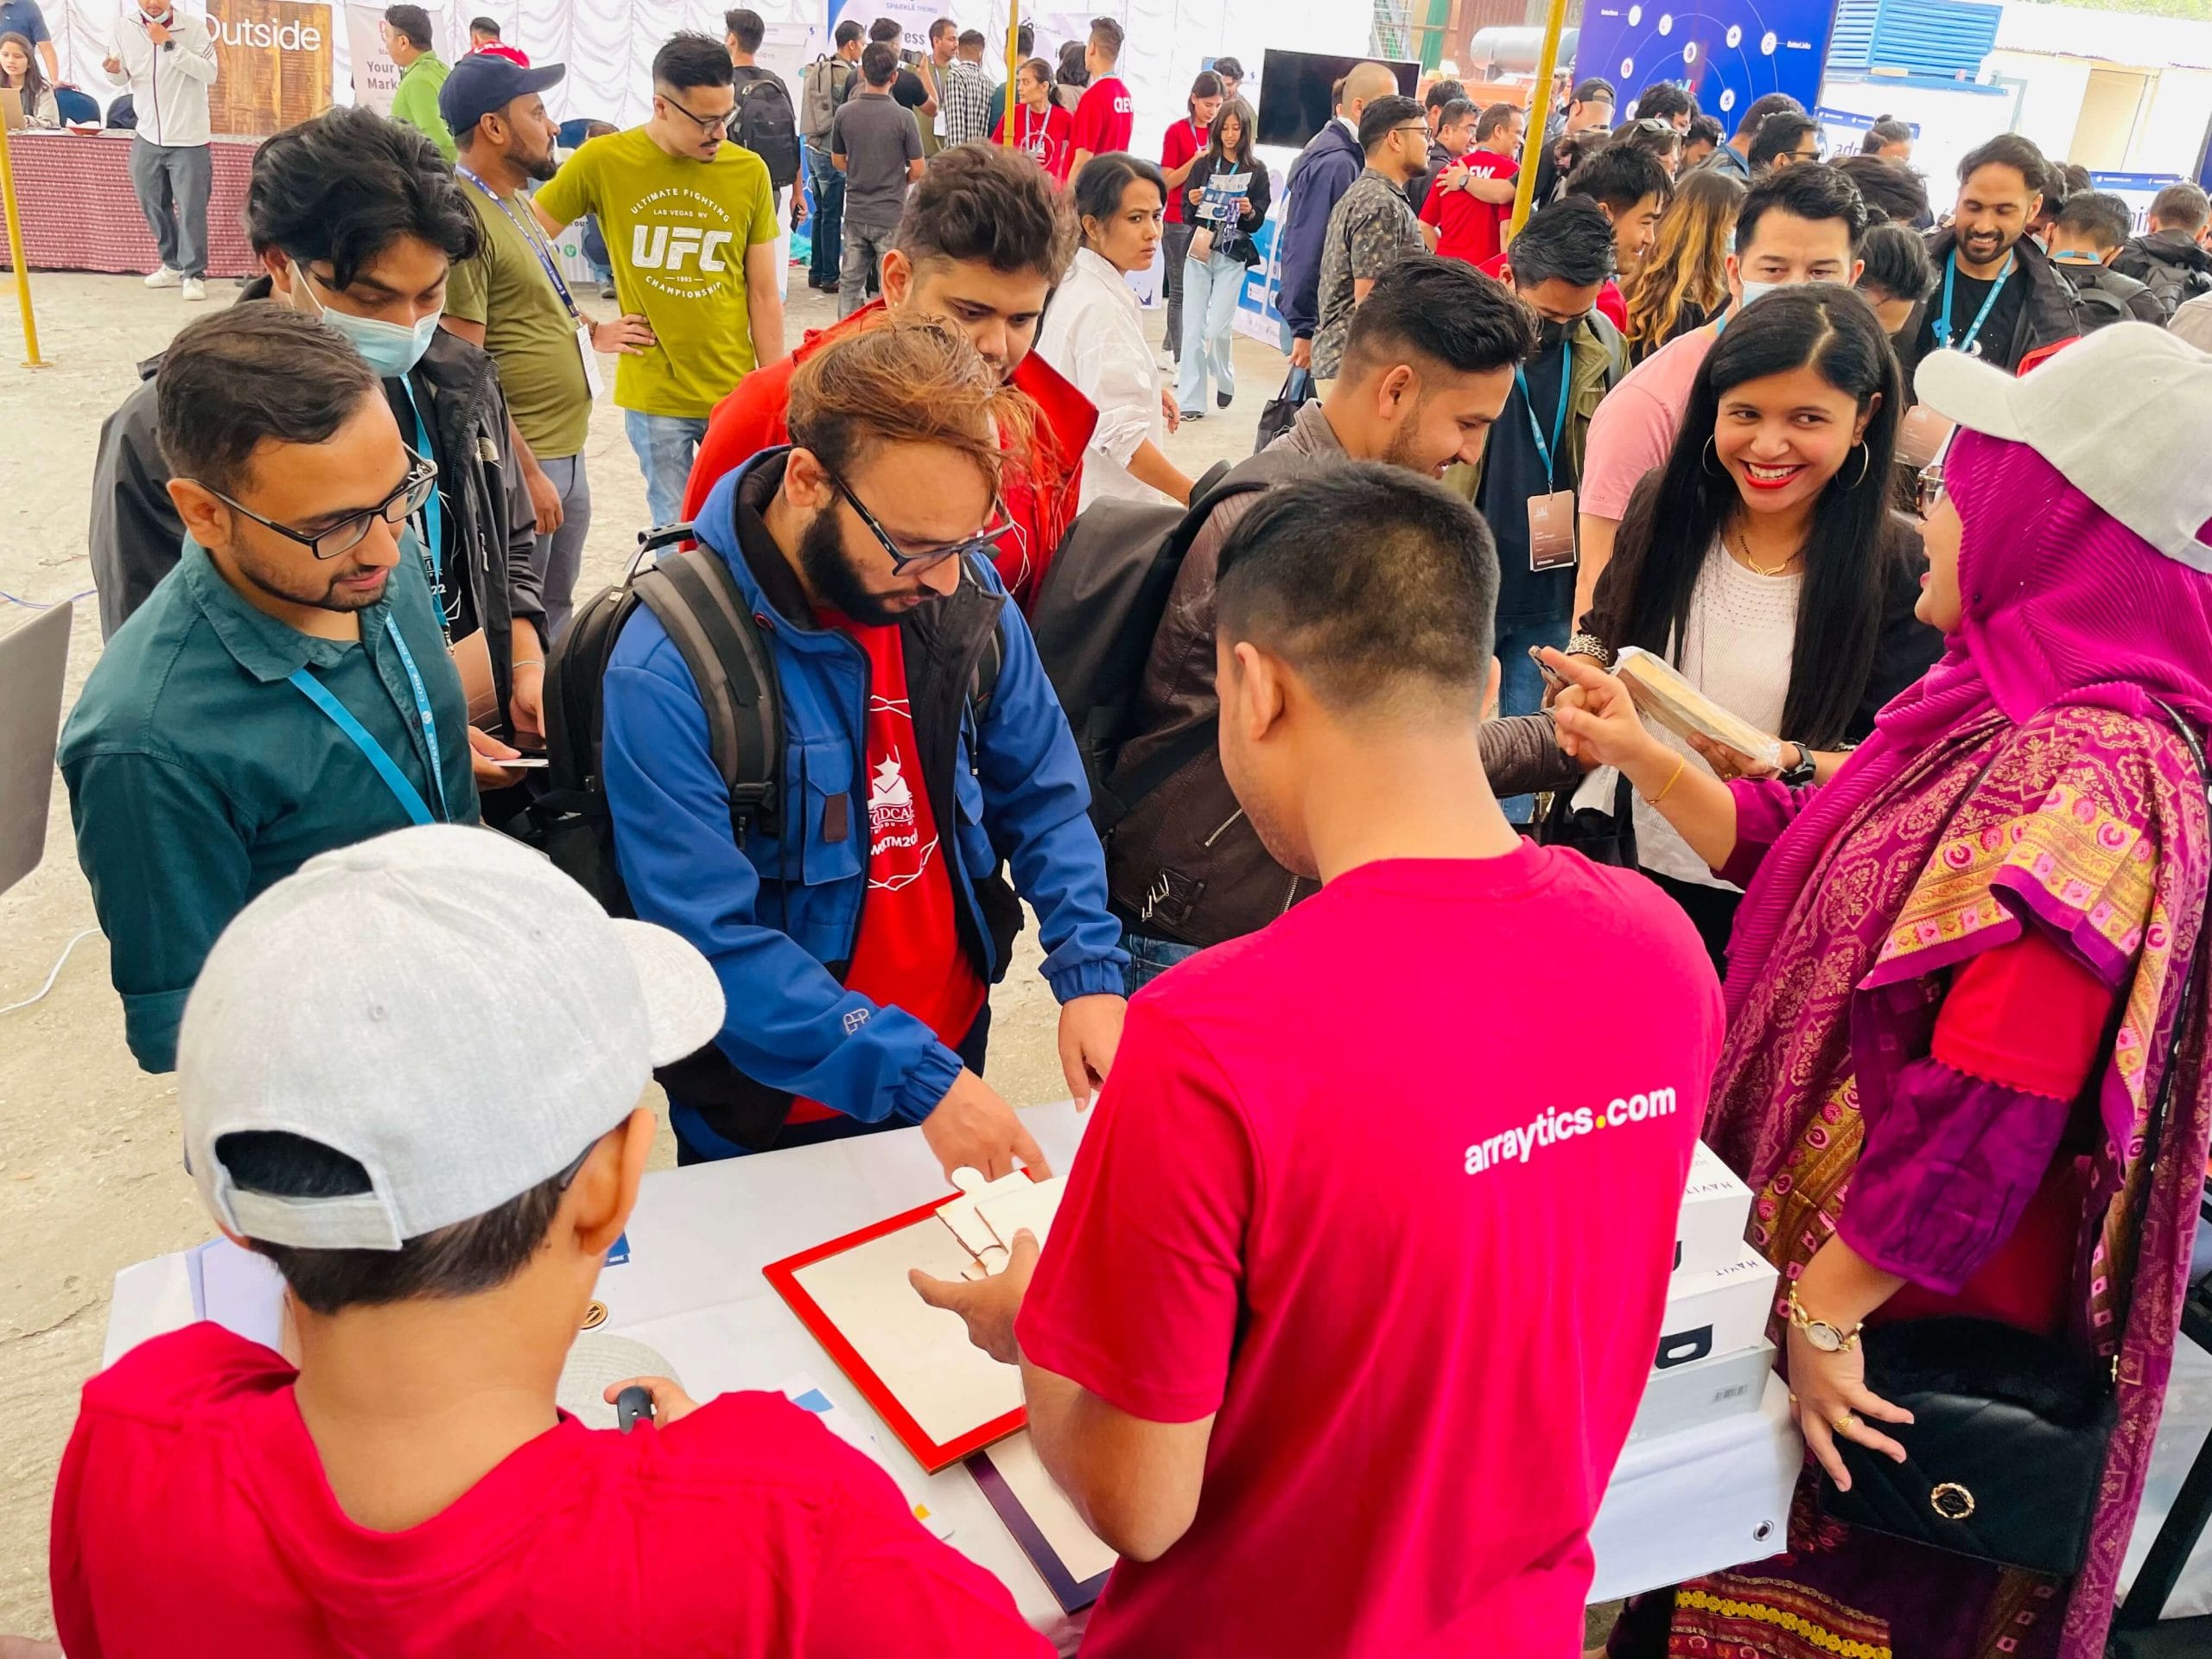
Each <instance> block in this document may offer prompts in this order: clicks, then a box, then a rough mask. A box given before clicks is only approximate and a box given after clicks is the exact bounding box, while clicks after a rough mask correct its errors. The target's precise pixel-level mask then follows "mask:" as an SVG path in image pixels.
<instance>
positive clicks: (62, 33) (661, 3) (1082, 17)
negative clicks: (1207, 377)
mask: <svg viewBox="0 0 2212 1659" xmlns="http://www.w3.org/2000/svg"><path fill="white" fill-rule="evenodd" d="M130 3H131V0H122V4H123V5H126V6H127V5H129V4H130ZM832 6H835V7H836V12H835V14H834V15H835V16H836V17H842V16H853V17H855V18H857V19H859V20H861V22H872V21H873V20H874V18H876V17H878V16H895V17H898V18H899V21H900V22H903V23H905V24H906V27H907V29H909V30H910V31H911V32H912V38H913V39H914V41H915V42H916V43H917V44H918V43H919V40H920V37H921V34H922V31H924V30H925V29H927V28H928V25H929V21H930V19H931V18H932V17H935V16H940V15H942V16H950V17H951V18H952V19H953V20H954V21H955V22H958V23H959V24H960V26H961V27H962V28H963V29H982V31H983V33H984V35H986V36H987V37H988V38H989V39H990V40H991V41H994V42H995V44H994V45H993V47H992V48H990V50H989V51H988V53H987V54H986V55H987V57H988V59H989V60H991V61H992V63H993V64H994V65H997V64H999V63H1001V61H1002V60H1003V58H1004V55H1005V51H1006V15H1007V12H1006V0H953V3H951V4H949V5H944V6H942V7H940V6H939V5H938V4H935V3H932V0H812V3H808V0H766V3H760V0H756V3H755V5H754V10H757V11H759V12H760V15H761V16H762V17H764V18H765V19H766V20H767V22H768V25H769V30H770V34H769V39H768V43H767V46H766V48H765V49H764V51H763V53H762V56H763V58H764V59H765V60H766V61H767V62H768V64H769V65H770V67H773V68H776V69H778V70H779V71H783V72H785V73H786V74H794V73H797V71H798V67H800V66H801V65H803V64H804V62H805V61H806V60H808V59H810V58H811V57H812V56H814V55H815V54H817V52H820V51H822V50H823V49H824V47H825V46H826V43H827V40H828V32H829V26H830V23H831V22H832V21H833V16H832V14H831V12H830V10H829V8H830V7H832ZM44 9H45V11H46V16H47V22H48V26H49V27H50V28H51V29H53V31H54V41H55V44H56V46H57V48H58V49H59V50H60V54H61V67H62V73H63V78H64V79H67V80H71V81H73V82H75V83H76V84H78V85H79V86H83V87H84V88H85V89H86V91H88V92H92V95H93V96H94V97H96V98H98V99H99V100H100V101H101V103H102V105H105V104H106V103H107V102H109V101H110V99H112V98H113V97H114V95H115V89H114V88H113V87H111V86H109V84H108V81H107V78H106V77H105V75H103V74H102V73H100V68H99V65H100V59H101V58H102V57H103V56H104V55H105V45H106V40H107V36H108V31H109V29H110V26H111V22H112V20H113V19H114V18H115V16H117V13H118V10H119V9H120V8H119V6H118V3H117V0H45V5H44ZM198 9H200V8H199V7H198V6H197V5H196V4H192V5H187V7H186V10H198ZM207 10H211V11H213V12H214V13H218V14H219V13H220V12H221V11H222V10H223V7H222V6H221V4H220V3H218V4H216V5H214V6H213V7H209V8H207ZM428 10H429V13H430V19H431V22H432V23H433V25H434V27H435V32H436V35H437V42H436V44H437V49H438V52H439V55H441V56H442V57H444V58H446V59H447V60H448V61H450V60H452V58H453V57H454V48H455V44H456V42H458V43H459V45H460V46H461V48H463V49H465V48H466V46H467V29H468V20H469V19H470V18H471V17H474V16H491V17H496V18H498V19H499V22H500V25H501V27H502V29H504V31H505V37H506V40H507V41H508V43H509V44H511V45H513V46H518V47H520V48H522V49H523V50H524V51H525V52H527V53H529V54H530V55H531V60H532V61H533V62H537V63H548V62H553V63H563V64H566V65H567V66H568V70H569V74H568V79H566V80H565V81H563V83H562V84H561V85H560V86H557V87H556V88H555V89H554V90H553V91H552V92H550V93H548V94H547V97H546V102H547V104H548V105H549V106H550V108H551V109H552V110H553V111H554V113H555V114H556V115H557V116H559V117H562V118H568V117H571V116H595V117H599V118H603V119H606V120H609V121H613V122H614V123H616V124H619V125H623V126H627V125H631V124H634V123H636V122H638V121H640V120H642V119H644V118H645V115H646V113H647V112H648V109H649V105H650V99H651V96H652V87H651V85H650V77H649V74H648V70H649V67H650V66H651V64H652V58H653V54H654V53H655V52H656V51H657V50H658V49H659V48H660V45H661V43H662V42H663V41H665V40H666V39H667V38H668V37H669V35H671V34H673V33H675V32H676V31H677V30H678V29H702V30H705V31H706V32H707V33H709V34H711V35H715V37H716V38H717V39H719V38H720V37H721V33H722V22H721V8H720V7H709V6H708V5H705V4H702V3H700V0H582V3H579V0H474V3H454V0H448V3H445V4H443V5H433V6H430V7H429V8H428ZM1022 15H1023V16H1024V18H1025V19H1026V20H1027V21H1032V22H1035V24H1036V25H1037V35H1038V40H1037V45H1038V54H1039V56H1041V57H1044V58H1046V60H1048V61H1049V60H1052V59H1053V58H1054V56H1055V54H1056V48H1058V45H1059V43H1060V42H1061V41H1064V40H1067V39H1070V38H1072V37H1074V36H1076V35H1080V34H1081V33H1082V32H1083V31H1084V29H1086V28H1087V27H1088V19H1089V18H1090V17H1091V16H1096V15H1110V16H1116V17H1118V18H1119V19H1120V20H1121V21H1122V24H1123V25H1124V27H1126V28H1127V29H1128V46H1127V47H1126V48H1124V50H1123V53H1122V78H1123V79H1125V80H1127V81H1128V83H1129V89H1130V91H1131V92H1132V93H1133V94H1134V96H1135V100H1136V136H1135V141H1134V142H1135V148H1136V149H1137V150H1138V151H1139V152H1140V153H1141V154H1152V155H1157V154H1158V153H1159V146H1160V134H1161V133H1162V132H1163V131H1164V130H1166V127H1167V125H1168V124H1169V123H1170V122H1172V121H1173V120H1174V119H1175V118H1177V117H1178V116H1179V115H1180V114H1181V113H1182V111H1183V105H1184V100H1185V97H1186V96H1187V95H1188V93H1189V92H1190V86H1191V78H1192V76H1193V75H1195V74H1197V73H1198V71H1199V69H1200V68H1202V67H1204V66H1205V60H1207V59H1209V58H1211V57H1214V56H1216V55H1217V54H1223V53H1227V54H1233V55H1234V56H1236V57H1237V58H1240V59H1241V60H1243V63H1244V65H1245V67H1246V68H1247V69H1248V70H1249V71H1251V72H1252V73H1255V74H1256V73H1258V71H1259V68H1260V63H1261V58H1262V54H1263V52H1264V51H1265V49H1266V48H1268V47H1269V46H1274V47H1277V48H1289V49H1293V50H1298V51H1310V52H1335V53H1352V52H1363V51H1365V50H1366V49H1367V46H1368V41H1369V29H1370V17H1371V12H1370V8H1368V7H1366V6H1363V5H1357V4H1354V3H1351V0H1096V3H1093V4H1091V5H1089V6H1085V5H1083V4H1080V3H1076V4H1068V3H1066V0H1060V3H1058V4H1057V5H1055V6H1054V7H1053V8H1052V9H1050V10H1044V9H1030V8H1028V7H1025V8H1024V10H1023V14H1022ZM331 29H332V33H333V35H334V37H335V38H334V48H335V53H336V60H337V83H338V86H337V96H338V99H339V101H340V102H341V103H350V102H351V101H353V92H352V68H351V63H350V53H349V51H348V47H347V41H346V22H345V7H344V5H343V3H337V4H334V5H333V7H332V19H331ZM1002 73H1004V70H1003V68H1000V69H998V71H997V73H995V74H994V76H993V79H997V78H998V74H1002ZM1249 90H1250V89H1249V87H1248V92H1249Z"/></svg>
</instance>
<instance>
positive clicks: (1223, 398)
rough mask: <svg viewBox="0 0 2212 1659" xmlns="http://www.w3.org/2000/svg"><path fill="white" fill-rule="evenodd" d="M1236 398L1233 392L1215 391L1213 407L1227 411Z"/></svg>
mask: <svg viewBox="0 0 2212 1659" xmlns="http://www.w3.org/2000/svg"><path fill="white" fill-rule="evenodd" d="M1235 397H1236V393H1235V392H1233V391H1217V392H1216V393H1214V395H1213V401H1214V406H1215V407H1216V408H1217V409H1227V408H1228V407H1229V405H1230V403H1231V402H1232V401H1233V400H1234V399H1235Z"/></svg>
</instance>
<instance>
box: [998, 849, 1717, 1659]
mask: <svg viewBox="0 0 2212 1659" xmlns="http://www.w3.org/2000/svg"><path fill="white" fill-rule="evenodd" d="M1588 938H1603V939H1605V941H1606V942H1607V948H1608V950H1609V951H1610V952H1612V953H1614V954H1615V956H1616V959H1617V960H1619V961H1622V962H1633V963H1636V964H1637V971H1636V974H1635V976H1634V981H1635V982H1634V985H1633V988H1629V987H1626V986H1625V985H1624V987H1623V988H1622V989H1621V994H1620V995H1614V996H1610V997H1608V998H1606V999H1605V1006H1604V1009H1603V1014H1602V1017H1601V1023H1602V1025H1603V1027H1604V1036H1605V1040H1604V1041H1603V1042H1598V1043H1593V1042H1592V1041H1591V1040H1590V1031H1591V1026H1590V1019H1591V1015H1590V1011H1589V1009H1588V1007H1586V1006H1581V1005H1579V1004H1577V1003H1575V1002H1574V1001H1573V1000H1572V999H1568V1000H1562V999H1561V998H1560V995H1559V994H1558V989H1557V987H1556V986H1555V985H1554V984H1553V983H1552V982H1550V981H1549V980H1548V979H1547V977H1546V976H1544V975H1543V974H1542V973H1541V972H1537V971H1534V970H1531V969H1528V968H1527V963H1528V945H1529V941H1530V940H1531V939H1588ZM1509 963H1519V964H1522V966H1521V967H1520V968H1518V969H1514V968H1507V969H1503V970H1501V964H1509ZM1721 1030H1722V1014H1721V1005H1720V988H1719V983H1718V982H1716V981H1715V980H1714V978H1713V969H1712V968H1711V966H1710V965H1709V964H1708V963H1707V960H1706V957H1705V953H1704V950H1702V948H1701V947H1700V944H1699V943H1698V938H1697V935H1696V933H1695V931H1694V930H1693V929H1692V928H1691V927H1690V926H1689V925H1688V921H1687V919H1686V918H1684V917H1683V915H1682V912H1681V911H1680V910H1679V909H1677V908H1676V907H1675V906H1674V905H1673V904H1672V903H1671V902H1670V901H1669V900H1668V899H1666V898H1664V897H1663V896H1662V895H1661V894H1660V893H1659V892H1658V891H1657V890H1656V888H1654V887H1652V886H1651V885H1650V883H1649V882H1648V881H1646V880H1643V878H1642V877H1641V876H1639V875H1637V874H1636V873H1635V872H1633V871H1623V870H1612V869H1600V868H1598V867H1597V866H1595V865H1592V864H1591V863H1589V862H1588V861H1586V860H1584V859H1582V858H1581V857H1580V856H1578V855H1575V854H1573V853H1567V852H1560V851H1556V850H1551V849H1541V848H1538V847H1535V846H1534V845H1532V844H1524V845H1522V847H1520V848H1519V849H1516V850H1515V851H1513V852H1512V853H1510V854H1508V855H1504V856H1502V857H1496V858H1486V859H1459V860H1391V861H1383V862H1378V863H1373V864H1368V865H1363V866H1362V867H1360V868H1357V869H1354V870H1351V871H1349V872H1348V873H1346V874H1344V875H1341V876H1338V878H1337V879H1336V880H1332V881H1331V882H1330V883H1329V884H1328V885H1327V886H1326V887H1323V888H1322V890H1321V891H1320V893H1319V894H1318V895H1316V896H1315V897H1314V898H1313V899H1308V900H1307V901H1306V903H1304V904H1302V905H1300V906H1297V907H1296V908H1295V909H1294V910H1292V911H1291V912H1289V913H1288V914H1287V915H1285V916H1283V917H1282V918H1280V919H1279V920H1277V921H1276V922H1274V924H1273V925H1270V926H1268V928H1267V929H1265V930H1264V931H1262V932H1259V933H1255V934H1251V935H1249V936H1247V937H1246V938H1240V939H1235V940H1232V941H1230V943H1228V944H1220V945H1217V946H1215V947H1214V948H1213V949H1211V950H1207V951H1205V952H1204V953H1202V954H1201V955H1199V956H1198V957H1193V958H1192V960H1190V961H1188V962H1186V963H1182V964H1180V965H1179V966H1178V967H1175V968H1173V969H1170V970H1169V971H1168V972H1167V973H1166V974H1165V975H1163V976H1161V977H1160V978H1159V979H1157V980H1155V981H1154V982H1153V983H1152V984H1151V985H1149V986H1147V988H1145V989H1144V990H1142V991H1140V992H1139V993H1138V994H1137V995H1136V997H1135V1000H1134V1001H1132V1002H1131V1003H1130V1004H1129V1014H1128V1026H1127V1027H1126V1028H1125V1029H1124V1031H1123V1033H1122V1046H1121V1048H1120V1050H1119V1051H1118V1052H1117V1053H1116V1058H1115V1061H1114V1075H1113V1076H1112V1077H1110V1078H1109V1080H1108V1081H1107V1083H1106V1085H1105V1088H1104V1089H1103V1091H1102V1094H1101V1096H1100V1100H1099V1103H1098V1104H1097V1106H1096V1108H1094V1109H1093V1110H1094V1117H1093V1121H1092V1122H1091V1124H1090V1128H1089V1130H1088V1131H1087V1133H1086V1134H1085V1135H1084V1141H1083V1145H1082V1147H1081V1148H1080V1149H1079V1150H1078V1151H1077V1154H1076V1159H1075V1165H1074V1168H1073V1169H1072V1170H1071V1173H1070V1175H1069V1180H1068V1188H1067V1192H1066V1196H1065V1198H1064V1199H1063V1200H1062V1202H1061V1205H1060V1208H1059V1212H1058V1217H1056V1218H1055V1220H1054V1222H1053V1224H1052V1239H1051V1241H1050V1242H1049V1243H1047V1244H1046V1247H1045V1254H1044V1258H1043V1260H1042V1262H1039V1266H1038V1269H1037V1276H1036V1279H1035V1281H1033V1283H1032V1285H1031V1287H1030V1289H1029V1292H1028V1296H1027V1300H1026V1302H1025V1303H1024V1305H1023V1306H1022V1310H1021V1313H1020V1318H1019V1319H1018V1321H1017V1324H1016V1327H1015V1328H1016V1332H1017V1333H1018V1335H1019V1336H1020V1341H1021V1347H1022V1351H1023V1353H1024V1355H1025V1356H1026V1357H1027V1358H1028V1359H1029V1360H1030V1361H1032V1362H1033V1363H1036V1364H1039V1365H1041V1366H1043V1367H1045V1368H1046V1370H1052V1371H1055V1372H1058V1373H1059V1374H1060V1375H1061V1376H1067V1377H1070V1378H1072V1379H1073V1380H1074V1381H1075V1382H1077V1383H1080V1384H1082V1385H1083V1386H1084V1388H1086V1389H1089V1390H1090V1391H1091V1392H1092V1393H1094V1394H1096V1395H1098V1396H1100V1397H1101V1398H1102V1399H1103V1400H1105V1401H1106V1402H1109V1403H1110V1404H1112V1405H1114V1406H1116V1407H1118V1408H1120V1409H1122V1411H1125V1412H1128V1413H1130V1414H1133V1415H1135V1416H1138V1417H1141V1418H1144V1419H1147V1421H1153V1422H1190V1421H1196V1420H1197V1419H1199V1418H1202V1417H1205V1416H1206V1415H1208V1414H1213V1416H1214V1424H1213V1432H1212V1439H1211V1444H1210V1445H1209V1446H1208V1447H1207V1450H1206V1462H1205V1486H1204V1489H1203V1490H1202V1491H1201V1493H1200V1495H1199V1499H1198V1515H1197V1517H1196V1518H1195V1519H1194V1520H1193V1521H1192V1524H1191V1528H1190V1530H1189V1531H1187V1532H1186V1533H1185V1534H1184V1535H1183V1536H1182V1538H1181V1539H1180V1540H1179V1541H1177V1542H1176V1543H1175V1544H1174V1545H1173V1548H1170V1549H1168V1550H1167V1552H1166V1554H1163V1555H1162V1556H1161V1557H1160V1559H1159V1560H1156V1561H1152V1562H1140V1561H1131V1560H1125V1561H1123V1562H1122V1564H1121V1565H1120V1566H1118V1567H1116V1568H1115V1569H1114V1574H1113V1577H1112V1578H1111V1579H1110V1580H1109V1582H1108V1584H1107V1586H1106V1592H1105V1595H1104V1596H1103V1599H1101V1600H1100V1602H1099V1604H1098V1606H1097V1608H1096V1611H1095V1613H1094V1615H1093V1617H1092V1619H1091V1622H1090V1632H1089V1634H1088V1635H1087V1636H1086V1637H1085V1638H1084V1646H1083V1650H1084V1659H1140V1656H1141V1659H1185V1656H1187V1659H1199V1656H1204V1659H1245V1656H1250V1659H1274V1656H1279V1655H1282V1654H1326V1655H1328V1656H1330V1659H1442V1656H1446V1655H1450V1656H1454V1659H1457V1656H1461V1655H1468V1654H1484V1655H1490V1654H1495V1655H1498V1656H1500V1659H1503V1656H1507V1655H1511V1656H1515V1659H1522V1656H1532V1659H1535V1656H1541V1659H1552V1656H1557V1659H1572V1656H1573V1655H1575V1654H1577V1653H1579V1652H1580V1650H1581V1637H1582V1628H1583V1624H1582V1620H1583V1603H1584V1600H1585V1599H1586V1596H1587V1595H1588V1593H1589V1590H1590V1580H1591V1573H1592V1559H1591V1554H1590V1543H1589V1536H1588V1535H1589V1528H1590V1522H1591V1521H1592V1518H1593V1517H1594V1516H1596V1514H1597V1511H1598V1504H1599V1500H1600V1498H1601V1497H1603V1496H1604V1493H1605V1486H1606V1483H1607V1482H1608V1481H1609V1480H1610V1479H1611V1474H1612V1469H1613V1465H1614V1462H1615V1461H1616V1459H1618V1456H1619V1454H1620V1450H1621V1446H1622V1445H1623V1444H1624V1442H1625V1440H1627V1437H1628V1430H1629V1423H1630V1420H1631V1419H1632V1418H1633V1417H1634V1416H1635V1414H1636V1408H1637V1402H1638V1401H1639V1400H1640V1399H1641V1397H1642V1395H1643V1386H1644V1383H1645V1382H1646V1380H1647V1379H1648V1378H1649V1375H1650V1371H1651V1363H1652V1355H1653V1353H1654V1352H1655V1351H1656V1346H1657V1343H1658V1338H1659V1326H1660V1319H1661V1317H1662V1313H1663V1311H1664V1308H1665V1305H1666V1295H1667V1278H1668V1274H1669V1270H1670V1268H1672V1266H1673V1261H1674V1239H1675V1215H1676V1212H1677V1211H1679V1210H1680V1209H1681V1199H1682V1186H1683V1183H1684V1181H1685V1179H1687V1177H1688V1171H1689V1160H1690V1152H1691V1148H1692V1147H1693V1146H1694V1143H1695V1141H1696V1139H1697V1132H1698V1126H1699V1124H1700V1122H1701V1121H1702V1119H1703V1117H1704V1115H1705V1103H1706V1096H1707V1086H1708V1083H1709V1080H1710V1078H1711V1077H1712V1073H1713V1059H1714V1058H1715V1056H1716V1055H1717V1053H1718V1052H1719V1046H1720V1038H1721Z"/></svg>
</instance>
